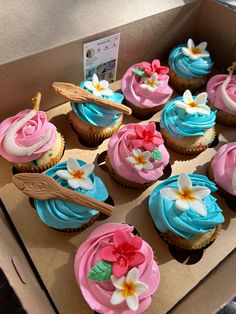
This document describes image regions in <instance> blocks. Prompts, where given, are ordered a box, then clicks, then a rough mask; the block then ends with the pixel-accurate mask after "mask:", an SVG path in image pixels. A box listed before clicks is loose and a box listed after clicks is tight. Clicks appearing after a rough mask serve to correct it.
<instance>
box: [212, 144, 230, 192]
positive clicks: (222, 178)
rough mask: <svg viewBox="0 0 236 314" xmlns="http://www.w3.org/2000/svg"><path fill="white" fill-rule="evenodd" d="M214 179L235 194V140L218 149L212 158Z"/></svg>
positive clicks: (227, 190)
mask: <svg viewBox="0 0 236 314" xmlns="http://www.w3.org/2000/svg"><path fill="white" fill-rule="evenodd" d="M211 168H212V171H213V175H214V181H215V182H216V183H217V184H218V185H219V186H221V187H222V188H223V189H224V190H225V191H226V192H228V193H230V194H231V195H236V142H233V143H228V144H225V145H223V146H221V148H220V149H219V150H218V152H217V153H216V155H215V157H214V158H213V160H212V163H211Z"/></svg>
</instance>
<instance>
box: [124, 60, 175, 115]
mask: <svg viewBox="0 0 236 314" xmlns="http://www.w3.org/2000/svg"><path fill="white" fill-rule="evenodd" d="M168 72H169V68H168V67H165V66H161V65H160V61H159V60H153V61H152V63H149V62H141V63H137V64H134V65H133V66H131V67H130V68H129V69H128V70H127V72H126V73H125V75H124V76H123V78H122V81H121V90H122V93H123V94H124V96H125V100H126V104H127V105H128V106H129V107H130V108H131V109H132V114H133V116H134V117H136V118H138V119H147V118H149V117H151V116H152V115H153V114H155V113H156V112H157V111H159V110H161V109H162V108H163V105H164V104H165V103H166V102H167V101H168V100H169V99H170V97H171V95H172V93H173V90H172V89H171V88H170V86H169V85H168V82H169V76H168V75H167V73H168Z"/></svg>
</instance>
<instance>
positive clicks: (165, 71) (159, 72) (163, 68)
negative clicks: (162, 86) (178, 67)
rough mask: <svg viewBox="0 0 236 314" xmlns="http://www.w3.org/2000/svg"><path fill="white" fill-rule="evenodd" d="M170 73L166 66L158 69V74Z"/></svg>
mask: <svg viewBox="0 0 236 314" xmlns="http://www.w3.org/2000/svg"><path fill="white" fill-rule="evenodd" d="M167 73H169V68H168V67H165V66H160V67H159V69H158V74H162V75H163V74H167Z"/></svg>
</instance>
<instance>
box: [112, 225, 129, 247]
mask: <svg viewBox="0 0 236 314" xmlns="http://www.w3.org/2000/svg"><path fill="white" fill-rule="evenodd" d="M131 237H132V236H131V235H130V234H129V233H127V232H124V231H123V230H121V229H117V230H116V231H115V233H114V235H113V241H114V244H115V247H116V248H117V247H119V246H123V245H125V244H126V243H128V242H129V241H130V239H131Z"/></svg>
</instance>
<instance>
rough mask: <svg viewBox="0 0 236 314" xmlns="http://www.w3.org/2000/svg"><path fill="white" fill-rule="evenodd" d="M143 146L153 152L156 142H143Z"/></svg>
mask: <svg viewBox="0 0 236 314" xmlns="http://www.w3.org/2000/svg"><path fill="white" fill-rule="evenodd" d="M143 148H144V149H145V150H148V151H149V152H152V151H153V150H154V148H155V144H153V143H152V142H143Z"/></svg>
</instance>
